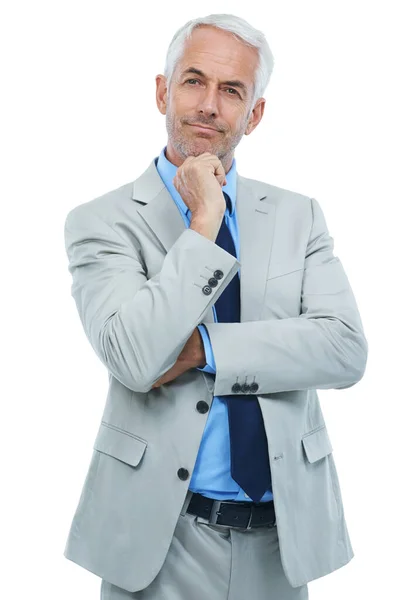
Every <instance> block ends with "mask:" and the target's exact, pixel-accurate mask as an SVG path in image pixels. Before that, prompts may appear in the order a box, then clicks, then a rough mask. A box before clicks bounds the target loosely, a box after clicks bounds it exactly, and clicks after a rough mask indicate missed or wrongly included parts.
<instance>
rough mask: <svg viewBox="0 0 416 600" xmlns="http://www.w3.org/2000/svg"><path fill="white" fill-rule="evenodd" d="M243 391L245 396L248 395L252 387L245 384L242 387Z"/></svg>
mask: <svg viewBox="0 0 416 600" xmlns="http://www.w3.org/2000/svg"><path fill="white" fill-rule="evenodd" d="M241 391H242V392H244V394H247V392H249V391H250V386H249V385H248V383H243V385H242V386H241Z"/></svg>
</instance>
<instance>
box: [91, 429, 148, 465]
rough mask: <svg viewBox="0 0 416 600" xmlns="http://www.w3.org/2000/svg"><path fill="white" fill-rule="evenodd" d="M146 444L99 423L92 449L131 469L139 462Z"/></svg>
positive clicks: (127, 433)
mask: <svg viewBox="0 0 416 600" xmlns="http://www.w3.org/2000/svg"><path fill="white" fill-rule="evenodd" d="M146 446H147V442H146V440H143V439H142V438H139V437H137V436H135V435H133V434H132V433H129V432H127V431H123V430H122V429H115V428H114V427H113V426H111V425H107V424H106V423H101V426H100V429H99V430H98V434H97V437H96V439H95V443H94V449H95V450H98V452H103V453H104V454H109V455H110V456H113V457H114V458H118V460H121V461H122V462H125V463H127V464H128V465H131V466H133V467H135V466H137V465H138V464H139V462H140V461H141V459H142V457H143V454H144V451H145V450H146Z"/></svg>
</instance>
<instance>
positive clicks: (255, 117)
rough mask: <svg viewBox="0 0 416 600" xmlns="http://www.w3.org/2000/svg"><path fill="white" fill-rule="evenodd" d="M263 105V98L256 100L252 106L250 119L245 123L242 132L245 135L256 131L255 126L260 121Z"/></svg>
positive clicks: (264, 101) (264, 100)
mask: <svg viewBox="0 0 416 600" xmlns="http://www.w3.org/2000/svg"><path fill="white" fill-rule="evenodd" d="M265 105H266V99H265V98H259V99H258V100H257V102H256V104H255V105H254V108H253V110H252V111H251V115H250V119H249V121H248V123H247V127H246V130H245V132H244V133H245V135H250V133H251V132H252V131H254V130H255V129H256V127H257V125H258V124H259V123H260V121H261V120H262V118H263V114H264V107H265Z"/></svg>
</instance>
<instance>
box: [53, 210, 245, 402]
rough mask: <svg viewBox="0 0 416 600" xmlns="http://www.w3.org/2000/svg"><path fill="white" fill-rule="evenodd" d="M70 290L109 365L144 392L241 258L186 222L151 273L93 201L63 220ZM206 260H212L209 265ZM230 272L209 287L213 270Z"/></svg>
mask: <svg viewBox="0 0 416 600" xmlns="http://www.w3.org/2000/svg"><path fill="white" fill-rule="evenodd" d="M65 249H66V252H67V255H68V259H69V266H68V270H69V272H70V273H71V275H72V287H71V294H72V296H73V298H74V300H75V303H76V306H77V310H78V313H79V316H80V319H81V322H82V326H83V328H84V331H85V333H86V335H87V337H88V340H89V341H90V343H91V345H92V347H93V349H94V350H95V352H96V354H97V355H98V357H99V358H100V360H101V361H102V362H103V364H104V365H105V366H106V368H107V369H108V371H109V372H110V373H111V374H112V375H113V376H114V377H115V378H116V379H118V380H119V381H120V382H121V383H123V384H124V385H125V386H126V387H128V388H130V389H132V390H134V391H140V392H145V391H149V390H150V389H151V387H152V384H153V383H154V382H155V381H156V380H157V379H159V378H160V376H161V374H162V373H165V372H166V371H168V370H169V369H170V368H171V367H172V366H173V365H174V364H175V363H176V360H177V358H178V355H179V354H180V353H181V351H182V349H183V347H184V346H185V344H186V342H187V340H188V339H189V337H190V336H191V334H192V332H193V331H194V330H195V328H196V327H197V326H198V324H199V323H201V321H202V320H203V318H204V315H205V313H206V311H207V310H209V309H211V307H212V305H213V304H214V303H215V301H216V299H217V298H218V296H219V295H220V294H221V293H222V291H223V290H224V288H225V286H227V285H228V283H229V282H230V281H231V279H232V278H233V277H234V275H235V274H236V272H237V270H238V268H239V266H240V263H239V262H238V261H237V259H236V258H235V257H234V256H232V255H231V254H229V253H228V252H226V251H225V250H224V249H223V248H221V247H220V246H217V245H216V244H215V243H214V242H212V241H211V240H209V239H208V238H206V237H204V236H203V235H201V234H200V233H198V232H196V231H194V230H193V229H189V228H188V229H185V230H184V231H183V232H182V234H181V235H180V236H179V237H178V239H177V240H176V241H175V243H174V244H173V246H172V247H171V248H170V250H169V252H168V253H167V254H166V256H165V258H164V262H163V265H162V269H161V271H160V272H159V273H158V274H157V275H155V276H154V277H152V278H150V279H148V278H147V275H146V268H145V264H144V262H143V260H142V259H141V253H140V248H139V247H137V248H134V247H133V245H132V244H131V242H129V241H128V240H127V238H125V237H124V236H123V234H122V232H118V231H116V230H115V229H114V228H113V227H112V226H111V225H109V224H108V223H106V222H105V221H104V220H103V219H102V218H101V216H99V215H97V214H96V213H95V212H93V209H92V208H91V207H87V206H85V205H80V206H79V207H76V208H75V209H73V210H71V211H70V212H69V213H68V215H67V217H66V220H65ZM207 267H208V268H207ZM217 269H220V270H222V271H223V273H224V276H223V278H222V279H220V280H219V282H218V285H217V286H216V287H213V288H212V292H211V294H209V295H205V294H204V293H203V291H202V287H203V286H204V285H205V284H206V283H207V281H208V279H209V278H210V277H212V276H213V273H214V271H215V270H217Z"/></svg>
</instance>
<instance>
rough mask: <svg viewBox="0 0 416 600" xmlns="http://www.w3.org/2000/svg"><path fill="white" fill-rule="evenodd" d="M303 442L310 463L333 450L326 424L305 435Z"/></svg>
mask: <svg viewBox="0 0 416 600" xmlns="http://www.w3.org/2000/svg"><path fill="white" fill-rule="evenodd" d="M302 444H303V447H304V449H305V452H306V456H307V457H308V461H309V462H310V463H313V462H315V461H316V460H319V459H320V458H323V457H324V456H326V455H327V454H330V453H331V452H332V445H331V441H330V439H329V436H328V431H327V429H326V425H324V426H323V427H321V428H320V429H318V430H316V431H311V432H310V433H307V434H306V435H304V436H303V438H302Z"/></svg>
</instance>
